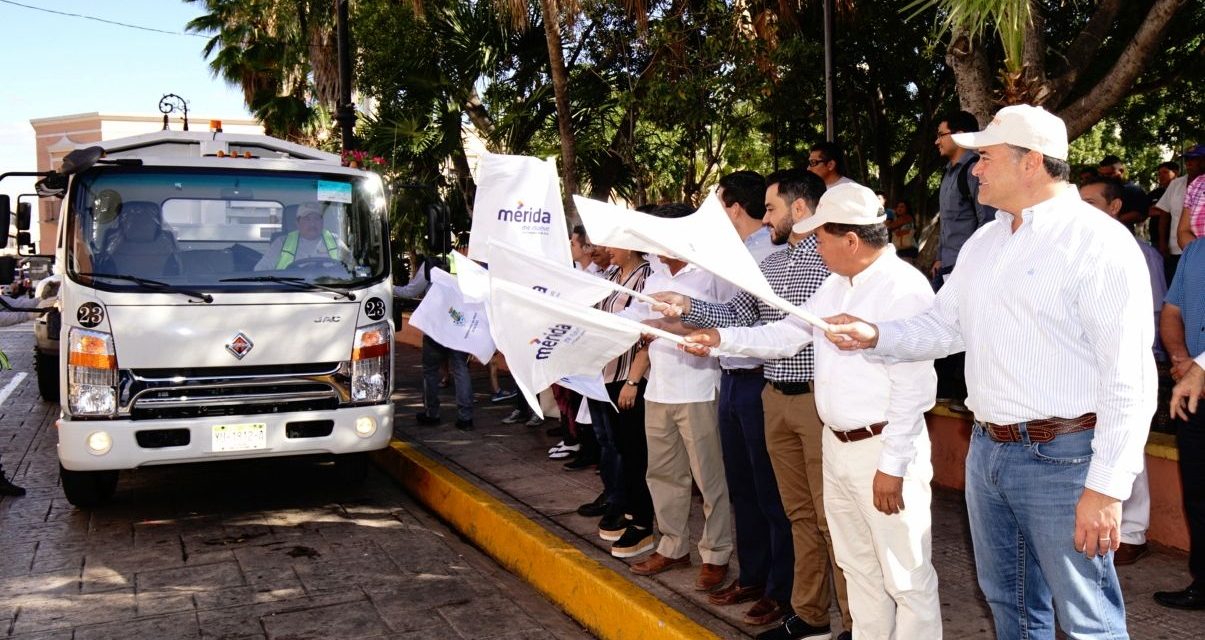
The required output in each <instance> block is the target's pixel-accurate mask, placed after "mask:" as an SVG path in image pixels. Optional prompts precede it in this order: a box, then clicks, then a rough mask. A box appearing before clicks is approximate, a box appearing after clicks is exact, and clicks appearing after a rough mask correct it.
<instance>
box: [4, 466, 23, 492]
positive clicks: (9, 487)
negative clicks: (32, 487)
mask: <svg viewBox="0 0 1205 640" xmlns="http://www.w3.org/2000/svg"><path fill="white" fill-rule="evenodd" d="M23 495H25V489H22V488H21V487H18V486H17V485H15V484H13V483H11V482H9V481H8V478H6V477H4V472H3V471H0V496H13V497H14V498H19V497H21V496H23Z"/></svg>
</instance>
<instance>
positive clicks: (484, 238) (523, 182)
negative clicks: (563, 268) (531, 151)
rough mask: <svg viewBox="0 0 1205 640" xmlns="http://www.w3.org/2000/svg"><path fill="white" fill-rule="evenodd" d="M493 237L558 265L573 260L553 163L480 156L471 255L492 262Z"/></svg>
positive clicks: (492, 155)
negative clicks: (488, 243)
mask: <svg viewBox="0 0 1205 640" xmlns="http://www.w3.org/2000/svg"><path fill="white" fill-rule="evenodd" d="M490 238H497V239H500V240H503V241H505V242H507V243H510V244H512V245H514V246H516V247H518V248H519V249H520V250H522V251H525V252H527V253H529V254H531V255H537V256H543V257H544V258H546V259H548V260H551V261H553V262H556V263H558V264H564V265H569V264H571V263H572V257H571V255H570V252H569V229H568V227H567V226H566V224H565V210H564V204H563V203H562V202H561V188H560V179H559V177H558V176H557V172H556V163H555V162H554V161H551V160H550V161H544V160H540V159H539V158H530V157H527V156H507V155H498V154H493V153H487V154H485V155H483V156H482V157H481V161H480V164H479V165H478V169H477V197H476V199H475V200H474V202H473V226H472V231H471V233H470V235H469V257H470V258H472V259H474V260H481V261H483V262H487V261H488V260H489V250H488V246H487V242H488V240H489V239H490Z"/></svg>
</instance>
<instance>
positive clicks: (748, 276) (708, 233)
mask: <svg viewBox="0 0 1205 640" xmlns="http://www.w3.org/2000/svg"><path fill="white" fill-rule="evenodd" d="M573 199H574V203H575V204H576V205H577V209H578V213H579V214H580V215H581V217H582V223H583V224H584V225H585V226H586V233H587V234H588V235H589V236H590V241H591V242H598V243H601V244H605V245H607V244H609V246H617V247H623V248H625V249H634V250H643V251H649V252H651V253H655V254H659V255H664V256H671V257H675V258H678V259H680V260H684V261H686V262H689V263H691V264H693V265H695V266H696V267H699V268H700V269H705V270H707V271H709V272H711V273H713V274H715V276H716V277H718V278H720V279H722V280H725V281H727V282H730V283H732V284H733V285H735V286H738V287H740V288H741V289H744V290H745V291H748V292H749V293H751V294H753V295H754V296H757V297H758V298H761V299H762V300H765V301H766V304H769V305H770V306H772V307H775V308H776V309H779V310H781V311H784V312H786V313H789V314H791V315H794V316H797V317H798V318H800V319H801V320H803V321H805V322H807V323H809V324H812V325H814V326H817V327H819V328H821V329H826V330H827V328H828V325H827V323H825V322H824V321H823V320H821V319H820V318H818V317H816V316H815V315H813V314H811V313H808V312H806V311H804V310H803V309H800V308H799V307H796V306H795V305H793V304H791V303H790V302H788V301H787V300H786V299H784V298H783V297H782V296H780V295H778V294H777V293H775V292H774V289H773V288H771V287H770V283H769V282H766V277H765V276H764V275H762V272H761V268H760V267H758V266H757V261H756V260H754V258H753V255H752V254H750V253H749V250H748V249H746V248H745V245H744V242H742V241H741V237H740V235H738V234H737V232H736V229H735V228H734V227H733V226H732V222H730V221H729V220H728V215H727V214H726V213H724V207H723V205H722V204H721V203H720V199H719V197H718V196H716V195H715V193H714V192H712V193H710V194H708V196H707V198H705V199H704V200H703V204H702V205H701V206H700V207H699V210H698V211H695V212H694V213H692V214H690V215H688V216H684V217H681V218H668V219H666V218H656V217H654V216H651V215H648V214H645V213H640V212H638V211H632V210H628V209H623V208H622V207H615V206H614V205H607V206H610V207H611V210H609V211H607V212H606V213H605V214H604V213H603V212H602V210H601V209H600V208H599V207H598V206H597V205H599V204H602V203H599V202H596V201H591V200H587V199H585V198H581V197H578V196H574V197H573ZM591 225H595V226H594V227H591ZM596 229H597V231H598V233H599V234H600V235H601V236H602V237H603V238H604V239H603V240H596V238H595V231H596ZM640 247H645V248H643V249H641V248H640Z"/></svg>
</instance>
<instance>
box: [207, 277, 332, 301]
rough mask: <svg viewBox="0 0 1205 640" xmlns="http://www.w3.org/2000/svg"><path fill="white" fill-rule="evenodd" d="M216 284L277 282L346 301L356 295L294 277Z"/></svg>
mask: <svg viewBox="0 0 1205 640" xmlns="http://www.w3.org/2000/svg"><path fill="white" fill-rule="evenodd" d="M218 282H279V283H281V284H287V285H290V286H294V287H297V288H298V289H306V290H309V291H315V290H317V291H329V292H331V293H334V294H338V295H341V296H343V297H344V298H347V299H348V300H355V299H356V294H354V293H351V292H349V291H342V290H340V289H336V288H334V287H328V286H326V285H324V284H317V283H315V282H310V281H309V280H306V279H305V278H298V277H295V276H245V277H242V278H222V279H221V280H218Z"/></svg>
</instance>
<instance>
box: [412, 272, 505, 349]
mask: <svg viewBox="0 0 1205 640" xmlns="http://www.w3.org/2000/svg"><path fill="white" fill-rule="evenodd" d="M410 324H412V325H414V327H415V328H416V329H418V330H420V331H422V332H423V334H424V335H426V336H428V337H430V338H431V339H432V340H434V341H436V342H438V343H439V344H442V345H443V346H445V347H447V348H449V349H455V350H456V351H464V352H466V353H471V354H473V356H474V357H476V358H477V359H478V360H480V361H481V362H489V361H490V358H491V357H493V355H494V350H495V348H494V339H493V338H492V337H491V336H490V323H489V320H488V319H487V316H486V310H485V305H484V304H483V303H480V302H469V301H466V300H465V299H464V296H463V295H461V293H460V288H459V287H458V286H457V283H456V278H455V277H453V276H452V275H451V274H449V273H448V272H447V271H444V270H443V269H439V268H434V269H431V288H430V289H428V290H427V295H426V296H424V297H423V301H422V302H421V303H420V304H419V305H418V308H417V309H415V310H414V313H413V314H412V315H411V316H410Z"/></svg>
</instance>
